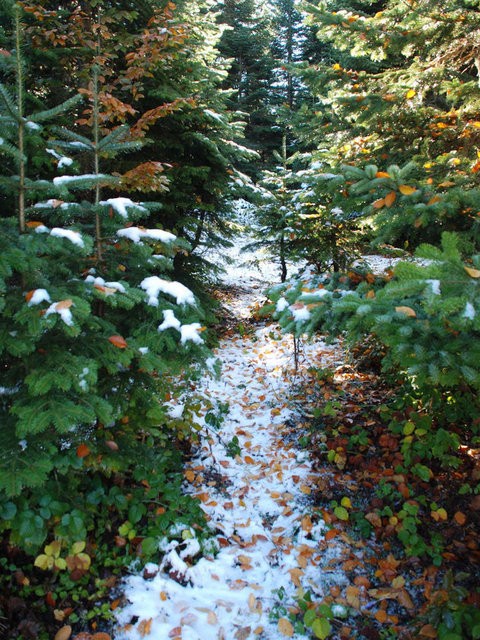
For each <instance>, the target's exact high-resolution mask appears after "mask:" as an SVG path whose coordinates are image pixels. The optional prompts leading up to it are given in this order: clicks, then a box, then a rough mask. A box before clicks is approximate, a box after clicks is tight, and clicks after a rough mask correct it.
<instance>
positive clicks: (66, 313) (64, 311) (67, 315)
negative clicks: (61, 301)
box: [45, 302, 73, 327]
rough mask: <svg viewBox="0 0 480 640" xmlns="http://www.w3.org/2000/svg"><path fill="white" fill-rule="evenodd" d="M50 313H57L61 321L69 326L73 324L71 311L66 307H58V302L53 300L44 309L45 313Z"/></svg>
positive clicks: (47, 314)
mask: <svg viewBox="0 0 480 640" xmlns="http://www.w3.org/2000/svg"><path fill="white" fill-rule="evenodd" d="M52 313H58V315H59V316H60V317H61V319H62V320H63V322H64V323H65V324H66V325H68V326H69V327H71V326H72V325H73V316H72V312H71V311H70V309H68V308H64V307H60V308H58V302H54V303H53V304H51V305H50V306H49V307H48V309H47V310H46V311H45V315H46V316H49V315H51V314H52Z"/></svg>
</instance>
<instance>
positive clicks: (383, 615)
mask: <svg viewBox="0 0 480 640" xmlns="http://www.w3.org/2000/svg"><path fill="white" fill-rule="evenodd" d="M375 619H376V620H378V622H380V624H384V623H385V622H387V620H388V615H387V612H386V611H385V610H384V609H379V610H378V611H377V612H376V613H375Z"/></svg>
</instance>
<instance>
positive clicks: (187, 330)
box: [180, 322, 203, 344]
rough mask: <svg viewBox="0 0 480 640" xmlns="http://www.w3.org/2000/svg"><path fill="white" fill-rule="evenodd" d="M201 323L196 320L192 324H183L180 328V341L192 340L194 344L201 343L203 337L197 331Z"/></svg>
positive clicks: (183, 342)
mask: <svg viewBox="0 0 480 640" xmlns="http://www.w3.org/2000/svg"><path fill="white" fill-rule="evenodd" d="M201 328H202V325H201V324H199V323H198V322H193V323H192V324H183V325H182V326H181V328H180V334H181V338H180V342H181V343H182V344H185V343H186V342H194V343H195V344H203V338H202V337H201V335H200V333H199V331H200V330H201Z"/></svg>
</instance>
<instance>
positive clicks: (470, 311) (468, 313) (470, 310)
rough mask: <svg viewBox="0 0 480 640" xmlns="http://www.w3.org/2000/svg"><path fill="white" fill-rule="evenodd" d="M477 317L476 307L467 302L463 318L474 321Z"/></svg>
mask: <svg viewBox="0 0 480 640" xmlns="http://www.w3.org/2000/svg"><path fill="white" fill-rule="evenodd" d="M475 316H476V313H475V307H474V306H473V304H472V303H471V302H467V304H466V305H465V311H464V312H463V317H464V318H467V320H474V318H475Z"/></svg>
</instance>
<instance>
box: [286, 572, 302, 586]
mask: <svg viewBox="0 0 480 640" xmlns="http://www.w3.org/2000/svg"><path fill="white" fill-rule="evenodd" d="M288 573H289V574H290V577H291V579H292V582H293V584H294V585H295V586H296V587H301V586H302V583H301V582H300V578H301V577H302V576H303V570H302V569H298V568H295V569H289V570H288Z"/></svg>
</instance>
